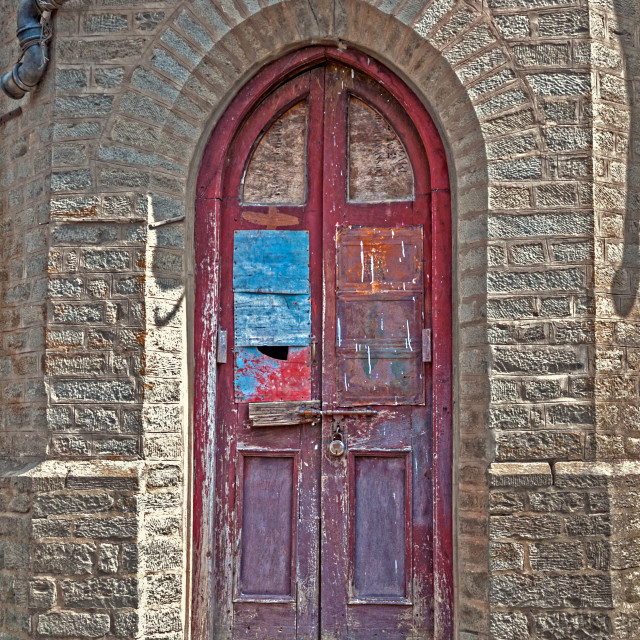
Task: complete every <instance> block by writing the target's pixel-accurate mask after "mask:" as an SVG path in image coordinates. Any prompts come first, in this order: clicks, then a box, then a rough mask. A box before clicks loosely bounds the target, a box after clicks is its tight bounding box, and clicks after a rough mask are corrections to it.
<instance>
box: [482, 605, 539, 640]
mask: <svg viewBox="0 0 640 640" xmlns="http://www.w3.org/2000/svg"><path fill="white" fill-rule="evenodd" d="M490 630H491V638H492V639H493V640H529V638H530V637H531V635H530V633H529V626H528V623H527V616H526V615H524V614H523V613H519V612H515V611H514V612H509V611H493V612H492V613H491V618H490Z"/></svg>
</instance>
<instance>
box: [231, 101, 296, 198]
mask: <svg viewBox="0 0 640 640" xmlns="http://www.w3.org/2000/svg"><path fill="white" fill-rule="evenodd" d="M306 140H307V103H306V102H299V103H298V104H296V105H294V106H293V107H291V108H290V109H289V110H288V111H286V112H285V113H283V114H282V115H281V116H280V117H279V118H278V119H277V120H276V121H275V122H274V123H273V124H272V125H271V127H269V129H268V130H267V132H266V133H265V134H264V135H263V136H262V138H261V139H260V142H258V146H257V147H256V149H255V151H254V152H253V155H252V156H251V160H250V161H249V166H248V167H247V172H246V174H245V178H244V189H243V195H242V200H243V202H245V203H247V204H304V200H305V175H306V170H305V169H306Z"/></svg>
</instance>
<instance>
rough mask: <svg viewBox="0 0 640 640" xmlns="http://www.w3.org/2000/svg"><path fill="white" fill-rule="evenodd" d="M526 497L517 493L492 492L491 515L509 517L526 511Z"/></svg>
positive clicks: (490, 501) (490, 499)
mask: <svg viewBox="0 0 640 640" xmlns="http://www.w3.org/2000/svg"><path fill="white" fill-rule="evenodd" d="M525 502H526V495H525V494H524V493H520V492H515V491H492V492H491V493H490V494H489V513H491V514H494V515H507V514H511V513H518V512H520V511H524V510H525Z"/></svg>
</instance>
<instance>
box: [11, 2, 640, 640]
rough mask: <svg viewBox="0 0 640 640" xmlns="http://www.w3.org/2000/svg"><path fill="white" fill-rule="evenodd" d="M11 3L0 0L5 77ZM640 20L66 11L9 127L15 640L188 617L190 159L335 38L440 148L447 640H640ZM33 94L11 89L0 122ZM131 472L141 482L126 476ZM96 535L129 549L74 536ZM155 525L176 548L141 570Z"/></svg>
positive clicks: (76, 5)
mask: <svg viewBox="0 0 640 640" xmlns="http://www.w3.org/2000/svg"><path fill="white" fill-rule="evenodd" d="M263 5H264V6H263ZM267 5H268V6H267ZM16 6H17V2H16V1H15V0H11V1H9V0H4V2H0V8H1V9H2V14H1V15H2V18H1V19H0V67H1V68H2V70H5V69H8V68H9V67H10V66H11V65H12V64H13V62H14V61H15V59H16V56H17V47H16V44H15V41H14V39H13V37H12V33H13V30H14V24H15V8H16ZM639 13H640V2H639V1H638V0H619V1H618V0H616V2H606V1H605V0H592V1H591V2H586V1H582V0H575V1H572V0H567V1H566V2H559V1H556V0H536V1H535V2H528V1H525V0H488V2H487V3H480V2H462V1H460V0H458V1H454V0H434V1H433V2H429V1H423V0H416V1H414V0H388V1H386V2H382V3H381V2H369V1H365V0H304V1H303V0H288V1H287V2H273V3H262V2H253V1H250V0H246V1H244V0H237V1H235V2H227V1H224V2H218V1H209V0H193V1H186V0H185V1H183V0H180V1H178V2H169V1H168V0H157V1H155V2H153V1H150V0H149V1H142V0H70V2H68V3H67V4H66V5H65V6H64V8H63V9H62V10H60V11H59V12H58V13H57V15H56V17H55V33H56V35H55V38H54V41H53V49H52V61H51V68H50V70H49V73H48V75H47V77H46V79H45V81H44V82H43V84H42V85H41V87H40V88H39V89H38V91H37V92H35V93H34V94H33V95H30V96H28V97H26V98H24V99H23V100H22V101H20V103H18V104H20V106H21V107H22V109H23V114H22V116H20V117H19V118H17V119H14V120H12V121H10V122H8V123H6V124H4V125H0V136H1V142H0V225H1V226H0V232H1V234H2V244H1V249H0V296H1V306H0V341H1V342H0V346H1V349H0V350H1V353H0V405H1V407H0V409H1V423H0V429H1V432H0V451H1V452H2V453H1V455H2V457H3V458H5V460H7V461H14V462H11V463H9V462H7V465H8V466H7V468H6V469H5V472H4V473H3V475H2V477H3V478H4V480H3V482H4V484H3V489H2V490H3V492H4V494H3V495H4V496H5V499H4V503H1V504H0V508H1V509H2V510H3V511H4V513H3V515H2V516H1V518H2V519H1V520H0V522H1V523H2V531H1V536H2V538H3V540H4V543H3V545H4V546H3V548H4V562H5V564H4V567H5V568H4V569H3V571H2V575H3V578H2V581H3V582H2V585H3V591H2V593H3V597H2V600H3V602H4V603H5V606H6V612H5V616H4V618H3V621H2V624H3V625H4V626H3V627H2V631H0V632H1V633H5V634H7V635H8V636H13V637H15V638H18V637H20V638H27V637H31V636H34V635H47V634H48V635H51V636H54V637H57V636H67V635H70V631H72V632H73V633H71V635H80V631H78V632H77V634H76V630H77V629H79V630H84V631H85V632H88V630H91V633H95V634H96V637H97V636H101V635H105V634H108V635H111V634H113V635H118V634H120V633H123V634H124V635H123V636H122V637H134V636H135V637H139V636H142V635H145V636H156V635H157V636H158V637H160V635H162V634H164V636H166V635H167V634H173V633H175V634H178V635H181V634H182V633H183V629H185V628H188V625H189V623H188V615H189V614H188V607H187V606H186V605H185V603H186V593H187V586H188V579H187V577H188V575H189V574H190V569H189V562H188V561H187V560H188V554H187V543H188V541H189V539H190V536H189V534H188V531H189V529H188V509H187V505H188V502H189V500H188V497H187V496H188V485H189V483H188V478H189V473H190V442H191V440H192V437H193V435H192V432H193V429H192V428H191V426H190V415H191V411H190V406H191V404H190V402H191V400H190V394H191V389H192V384H193V382H192V379H191V378H190V375H191V374H190V371H189V367H188V354H189V351H190V349H191V324H192V320H191V319H190V318H189V315H188V308H189V304H190V300H191V296H192V295H193V286H192V284H193V277H192V274H193V269H194V265H193V264H192V257H191V246H192V240H191V235H192V229H193V219H194V213H193V212H194V199H195V193H196V177H197V170H198V166H199V161H200V158H201V155H202V149H203V148H204V145H205V144H206V141H207V139H208V136H209V133H210V131H211V128H212V127H213V125H214V123H215V121H216V119H217V118H218V117H219V115H220V113H221V112H222V110H223V109H224V107H225V106H226V105H227V104H228V103H229V101H230V99H231V98H232V96H233V95H234V94H235V92H236V91H237V90H238V88H239V87H240V86H242V85H243V84H244V83H245V82H246V80H247V79H248V78H250V77H251V75H252V74H253V73H255V71H257V70H258V69H259V68H260V67H261V66H263V65H264V64H265V63H267V62H268V61H269V60H272V59H274V58H275V57H277V56H278V55H281V54H282V53H284V52H286V51H288V50H291V49H293V48H296V47H299V46H303V45H304V44H309V43H312V42H325V43H329V44H341V45H348V46H355V47H358V48H361V49H364V50H366V51H368V52H369V53H371V54H372V55H374V56H376V57H377V58H378V59H380V60H381V61H382V62H384V63H385V64H387V65H389V66H390V67H391V68H392V69H393V70H394V71H395V72H396V73H398V74H399V75H400V77H402V78H403V79H405V80H406V81H407V82H408V83H409V85H410V86H412V87H413V88H414V89H415V91H416V93H417V94H418V95H419V97H420V98H421V99H422V100H423V101H424V103H425V105H426V106H427V107H428V109H429V111H430V113H431V114H432V116H433V118H434V120H435V121H436V123H437V124H438V127H439V129H440V132H441V135H442V138H443V140H444V143H445V146H446V147H447V151H448V159H449V164H450V170H451V187H452V195H453V209H454V211H453V215H454V239H453V240H454V264H453V265H452V268H453V270H454V274H455V286H454V309H455V310H456V313H457V316H456V318H455V320H454V338H455V343H456V347H455V355H454V367H455V370H456V388H455V394H456V407H455V412H454V427H455V433H454V434H453V436H452V437H453V438H454V443H455V451H456V460H455V467H454V475H455V486H454V493H455V495H456V514H455V528H456V536H457V537H456V549H455V553H456V572H457V574H456V575H457V584H456V614H455V619H456V625H457V637H458V638H460V639H461V640H472V639H478V638H493V639H494V640H525V639H529V638H532V639H533V638H536V639H540V638H554V639H559V638H574V637H576V633H577V631H576V630H577V629H578V628H579V629H580V630H581V631H580V633H583V634H584V637H590V638H606V637H612V638H620V639H622V638H624V639H626V640H632V638H634V637H636V636H637V634H636V631H635V629H636V628H637V626H638V624H637V621H638V613H637V608H638V604H637V603H638V602H639V601H640V595H639V594H638V592H637V588H636V587H635V586H634V584H635V582H637V576H636V573H637V571H638V568H639V567H640V555H639V554H638V553H637V552H636V551H635V548H636V547H635V544H636V543H635V540H636V539H638V538H637V534H638V533H639V532H638V527H639V525H638V523H637V522H636V519H635V516H634V514H633V509H634V508H635V504H636V503H637V501H636V498H637V491H638V489H637V483H638V472H637V468H636V466H635V463H634V461H635V460H638V459H639V457H640V455H639V454H640V426H639V425H640V419H639V418H640V412H639V410H638V407H639V405H638V397H639V395H638V394H639V386H638V385H639V384H640V380H639V379H640V364H639V363H640V358H639V357H638V353H640V351H639V349H640V339H639V338H638V335H640V333H639V328H640V324H639V323H640V320H639V318H640V310H639V308H638V302H637V300H638V295H637V294H638V286H639V284H640V270H639V264H640V262H639V258H640V251H639V250H638V228H639V227H638V223H639V211H640V199H639V197H638V193H639V191H638V190H639V188H640V171H639V168H638V162H639V158H640V148H639V147H638V131H639V130H640V124H639V122H640V113H639V112H638V104H639V100H638V88H639V87H640V55H639V53H638V44H639V38H640V31H639V29H640V26H639V24H640V21H639V20H638V14H639ZM372 34H376V37H372ZM18 104H17V103H13V102H10V101H9V100H7V99H6V98H5V97H1V96H0V115H2V114H4V113H5V112H7V111H8V110H10V109H11V108H14V107H16V106H18ZM183 214H186V221H185V223H178V224H172V225H167V226H164V227H160V228H158V229H157V230H154V231H149V230H148V228H147V225H148V223H149V222H151V221H154V220H162V219H166V218H170V217H176V216H181V215H183ZM198 428H200V429H203V430H205V431H206V430H207V429H210V425H200V426H199V427H198ZM208 435H211V434H208ZM14 463H15V464H14ZM83 474H84V475H83ZM118 474H124V475H125V476H126V477H131V478H133V480H131V483H132V484H131V485H127V486H129V487H130V488H128V489H126V490H125V489H121V488H117V487H116V486H112V485H109V484H108V482H107V479H108V478H110V477H114V478H117V477H119V476H118ZM127 474H129V475H127ZM75 477H91V478H97V479H96V480H95V482H96V483H98V484H96V485H95V486H94V487H93V488H91V489H89V488H88V487H87V485H83V484H74V482H75V481H73V480H72V479H73V478H75ZM36 479H37V480H36ZM45 479H46V480H45ZM70 479H71V480H70ZM98 479H100V480H98ZM100 482H103V483H107V484H106V485H100V486H99V483H100ZM162 483H165V484H162ZM134 485H135V486H134ZM157 496H161V498H158V497H157ZM105 497H106V498H105ZM105 499H106V502H104V503H103V502H100V501H101V500H105ZM165 501H169V502H165ZM154 504H155V505H162V506H156V507H153V506H150V505H154ZM100 505H102V506H100ZM167 505H169V506H170V509H171V510H172V511H171V512H170V513H165V511H164V510H165V507H167ZM102 507H104V511H103V510H102ZM128 509H129V510H128ZM154 509H159V510H160V511H162V517H161V518H159V516H160V513H159V512H157V513H155V514H154V513H153V511H154ZM65 510H66V511H65ZM103 520H104V522H105V523H106V522H107V520H110V521H112V522H113V523H114V524H113V526H114V527H116V528H115V529H110V530H109V531H108V532H109V533H110V534H112V535H108V536H105V535H103V534H104V533H105V532H107V531H106V530H102V529H101V528H100V527H98V528H97V529H96V528H93V529H92V528H91V526H89V525H88V524H83V523H89V522H94V521H100V522H101V523H102V524H104V523H103V522H102V521H103ZM125 520H126V522H125ZM53 522H55V523H56V524H55V525H52V524H50V523H53ZM47 523H49V524H47ZM59 523H63V524H59ZM115 523H122V524H123V525H124V524H126V525H127V526H129V527H131V530H129V531H128V532H129V533H132V534H133V535H131V536H129V537H119V534H118V533H117V526H120V525H117V526H116V524H115ZM152 523H153V524H152ZM47 527H56V528H55V530H53V529H51V528H49V529H46V528H47ZM45 529H46V531H47V532H48V533H52V534H53V533H55V534H56V535H52V536H50V537H47V538H46V539H44V538H43V536H42V534H43V533H44V532H45ZM58 534H60V535H58ZM151 539H153V541H156V542H157V544H158V545H160V547H158V549H160V551H158V550H157V549H154V552H153V553H150V554H148V556H147V558H148V560H145V561H144V562H139V563H138V566H137V567H135V568H134V566H133V565H131V564H127V563H128V562H129V561H128V560H125V555H126V554H125V550H126V549H130V550H132V551H133V550H135V551H136V553H137V554H138V557H139V558H140V557H143V556H144V554H145V549H146V550H148V549H150V548H151V547H149V546H148V545H149V544H150V542H151ZM69 545H80V546H78V547H77V549H78V554H76V553H75V551H73V552H72V551H71V550H75V549H76V547H73V546H69ZM145 545H147V546H145ZM162 545H165V546H162ZM103 548H104V550H103ZM126 553H128V552H126ZM109 554H111V555H109ZM116 555H117V564H116V561H115V560H114V558H115V556H116ZM127 557H129V556H127ZM43 558H48V560H43ZM76 558H84V559H85V560H86V562H85V564H83V565H82V571H83V572H82V573H74V571H68V567H69V566H70V565H68V564H67V563H68V562H75V561H76ZM109 558H110V559H109ZM154 559H156V560H157V561H158V562H160V564H159V565H153V564H146V563H147V562H149V563H153V561H155V560H154ZM164 559H166V560H167V562H168V563H169V564H168V565H167V566H165V565H163V564H162V563H161V561H164ZM78 561H79V560H78ZM42 562H49V563H50V564H49V565H47V568H46V570H45V569H42V567H44V566H45V565H44V564H41V563H42ZM51 563H54V564H55V563H57V564H55V566H54V565H52V564H51ZM18 565H19V566H18ZM116 567H117V568H116ZM112 569H115V572H114V573H109V571H111V570H112ZM176 576H179V578H178V577H176ZM91 581H93V582H91ZM14 583H15V584H14ZM178 583H179V584H178ZM568 584H570V585H571V587H568V586H567V585H568ZM29 585H31V586H29ZM74 585H75V586H74ZM125 585H126V586H125ZM161 585H165V586H166V588H165V586H161ZM193 588H194V590H196V591H202V592H205V590H206V588H207V585H206V583H202V584H201V583H197V584H194V585H193ZM30 589H31V591H30ZM32 591H33V596H32V599H31V600H30V599H29V598H30V597H31V596H30V594H31V592H32ZM73 593H90V595H91V597H95V598H97V600H95V601H94V602H93V603H92V606H90V605H89V604H88V600H84V599H83V598H84V596H82V597H76V598H74V597H73V596H72V595H69V594H73ZM52 594H53V595H52ZM150 594H154V595H150ZM163 594H164V595H163ZM54 596H55V597H54ZM52 598H53V600H52ZM101 598H102V599H101ZM127 598H128V599H127ZM154 598H155V599H156V600H154ZM33 603H35V604H33ZM50 603H51V604H50ZM44 604H46V605H47V606H46V607H45V606H43V605H44ZM93 605H96V606H93ZM164 606H168V607H169V608H170V609H171V611H170V614H167V615H164V614H162V615H157V616H156V617H155V618H154V615H156V614H155V613H154V611H155V610H156V609H158V608H159V607H164ZM78 616H79V617H78ZM87 616H88V617H87ZM154 620H155V622H154ZM123 621H127V625H128V626H123V625H124V622H123ZM161 622H166V623H167V625H168V626H166V627H161V626H158V625H159V624H160V623H161ZM74 625H75V626H74ZM136 625H137V626H136ZM634 634H635V635H634ZM196 635H199V634H196ZM164 636H163V637H164Z"/></svg>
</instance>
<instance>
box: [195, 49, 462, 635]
mask: <svg viewBox="0 0 640 640" xmlns="http://www.w3.org/2000/svg"><path fill="white" fill-rule="evenodd" d="M330 60H332V61H336V62H340V63H342V64H345V65H347V66H351V67H354V68H355V69H357V70H358V71H360V72H362V73H364V74H366V75H368V76H370V77H371V78H373V79H374V80H376V81H377V82H379V83H380V84H381V85H382V86H383V87H384V88H385V89H387V91H389V92H390V93H391V94H392V95H393V96H394V97H395V99H396V100H398V102H399V103H400V105H401V106H402V107H403V108H404V109H405V111H406V112H407V114H408V115H409V117H410V118H411V119H412V120H413V123H414V125H415V127H416V129H417V131H418V135H419V136H420V138H421V140H422V142H423V145H424V148H425V151H426V154H427V159H428V162H429V169H430V176H431V193H432V242H433V247H432V251H433V254H432V255H433V265H432V269H433V271H432V287H433V288H432V295H433V319H432V321H433V325H432V326H433V353H432V356H433V518H434V522H433V571H434V628H435V638H437V639H438V640H449V639H450V638H452V637H453V522H452V518H453V502H452V471H453V451H452V446H453V425H452V415H453V411H452V409H453V406H452V403H453V375H452V236H451V224H452V222H451V193H450V189H449V173H448V168H447V161H446V155H445V150H444V146H443V144H442V140H441V138H440V135H439V133H438V131H437V129H436V126H435V124H434V122H433V120H432V118H431V117H430V115H429V113H428V112H427V110H426V109H425V107H424V105H423V104H422V102H420V100H419V99H418V98H417V96H416V95H415V94H414V93H413V92H412V91H411V89H409V88H408V87H407V86H406V84H405V83H404V82H403V81H402V80H400V79H399V78H398V77H397V76H396V75H395V74H394V73H393V72H391V71H390V70H389V69H388V68H387V67H385V66H384V65H382V64H381V63H379V62H378V61H376V60H375V59H373V58H372V57H371V56H370V55H367V54H365V53H362V52H360V51H357V50H354V49H340V48H336V47H330V46H311V47H305V48H303V49H299V50H297V51H294V52H293V53H290V54H288V55H285V56H284V57H282V58H280V59H278V60H276V61H275V62H273V63H271V64H269V65H267V66H266V67H264V68H263V69H262V70H261V71H259V72H258V73H257V74H256V75H255V76H254V77H253V78H252V79H251V80H249V81H248V82H247V83H246V84H245V85H244V87H243V88H242V89H241V90H240V91H239V92H238V94H237V95H236V97H235V98H234V99H233V100H232V101H231V103H230V105H229V106H228V107H227V109H226V111H225V112H224V114H223V115H222V117H221V118H220V120H219V121H218V123H217V124H216V126H215V128H214V130H213V132H212V134H211V136H210V138H209V141H208V143H207V146H206V148H205V151H204V153H203V157H202V161H201V165H200V169H199V174H198V179H197V183H196V203H195V224H194V231H195V233H194V245H195V247H194V248H195V282H196V286H195V299H194V303H195V304H194V371H195V384H194V422H193V424H194V441H193V474H194V475H193V505H192V508H193V512H192V523H193V547H192V554H193V557H192V561H193V565H192V566H193V569H192V580H191V584H192V589H191V633H192V637H193V638H194V640H205V639H206V640H209V639H211V638H213V637H214V631H215V630H214V629H213V628H212V626H213V623H212V620H213V618H212V616H210V615H209V613H210V611H211V608H212V607H213V606H215V605H214V603H213V593H212V588H211V587H212V580H211V577H212V572H213V570H214V568H213V567H212V554H211V553H210V545H211V544H212V542H213V535H212V531H211V526H212V522H213V518H212V517H211V515H212V509H213V503H214V499H215V483H214V474H215V469H214V460H215V453H214V447H215V444H216V443H215V441H214V440H215V423H216V421H215V398H216V365H217V353H216V351H217V349H216V347H217V344H216V342H217V330H218V326H217V324H218V313H217V311H218V280H219V268H220V264H219V260H220V253H219V215H220V197H221V193H222V179H223V176H224V168H225V162H224V161H225V159H226V157H227V153H228V150H229V148H230V145H231V143H232V141H233V138H234V136H235V133H236V131H237V130H238V129H239V127H240V125H241V124H242V123H243V121H244V119H245V117H246V116H247V115H248V114H249V113H250V112H251V110H252V109H253V108H254V107H255V106H257V104H259V102H260V101H261V100H262V99H263V98H264V96H265V95H266V94H268V93H269V91H271V90H272V89H274V88H275V87H276V86H277V85H278V84H280V83H281V82H283V81H284V80H286V79H288V78H289V77H291V76H293V75H295V74H296V73H298V72H300V71H303V70H304V69H305V68H308V67H311V66H313V65H315V64H318V63H321V62H324V61H330ZM203 425H204V426H203Z"/></svg>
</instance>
